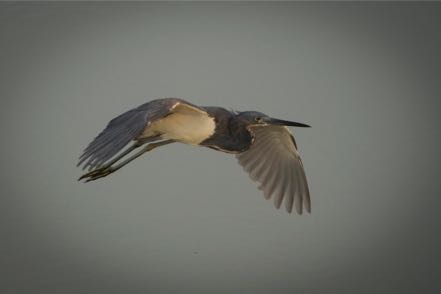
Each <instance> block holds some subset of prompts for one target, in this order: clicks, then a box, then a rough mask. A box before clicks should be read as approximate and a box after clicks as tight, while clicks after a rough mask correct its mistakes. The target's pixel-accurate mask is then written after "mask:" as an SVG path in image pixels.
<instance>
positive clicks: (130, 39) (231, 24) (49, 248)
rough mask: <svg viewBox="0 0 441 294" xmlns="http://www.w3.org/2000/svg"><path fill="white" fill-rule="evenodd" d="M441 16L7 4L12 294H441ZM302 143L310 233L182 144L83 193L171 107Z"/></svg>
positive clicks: (224, 167) (5, 171) (5, 193)
mask: <svg viewBox="0 0 441 294" xmlns="http://www.w3.org/2000/svg"><path fill="white" fill-rule="evenodd" d="M439 13H440V7H439V4H437V3H423V4H418V3H402V4H390V3H389V4H378V3H376V4H367V3H362V4H356V3H351V4H350V3H341V4H340V3H336V4H330V3H327V4H324V3H315V4H306V3H276V4H270V3H239V4H232V3H163V4H159V3H127V4H125V3H91V4H85V3H42V4H32V3H11V2H10V3H2V4H0V38H1V47H0V64H1V66H0V68H1V70H0V80H1V81H2V87H1V88H0V97H1V100H0V101H1V105H0V106H1V107H0V111H1V116H0V117H1V124H0V125H1V133H2V137H3V141H2V142H3V144H2V147H1V148H2V150H1V162H2V174H1V177H0V178H1V183H2V184H1V198H0V199H1V201H2V203H1V206H0V207H1V209H2V213H1V214H0V233H1V236H2V242H1V245H0V250H1V262H0V271H1V275H0V276H1V277H2V279H1V281H2V283H0V292H1V293H73V292H78V291H79V292H82V293H96V292H106V293H121V292H132V293H133V292H134V293H139V292H142V293H146V292H154V293H170V292H178V291H179V292H181V293H182V292H183V293H199V292H200V293H206V292H218V293H225V292H233V293H234V292H235V293H250V292H253V293H268V292H270V291H271V292H277V293H293V292H300V293H324V292H326V293H354V292H357V293H372V292H375V293H391V292H392V293H395V292H399V293H419V292H424V293H438V292H439V291H440V288H441V287H440V283H439V281H438V278H437V277H438V276H439V273H440V270H441V269H440V265H439V253H438V248H439V247H440V245H441V244H440V237H439V224H440V219H439V204H440V199H439V191H440V189H439V188H440V184H439V181H438V179H439V164H440V158H439V155H438V150H439V147H438V146H439V138H440V130H439V125H440V121H439V109H441V108H440V106H441V105H440V100H439V97H440V93H441V91H440V83H439V79H440V75H439V68H440V55H439V52H440V49H441V48H440V35H439V28H440V23H439V22H440V20H439ZM170 96H172V97H173V96H177V97H181V98H184V99H188V100H189V101H190V102H192V103H195V104H198V105H214V106H216V105H218V106H223V107H227V108H233V109H237V110H257V111H261V112H264V113H266V114H268V115H270V116H274V117H278V118H283V119H289V120H294V121H299V122H305V123H308V124H310V125H311V126H312V128H310V129H294V135H295V137H296V140H297V143H298V145H299V149H300V153H301V156H302V159H303V162H304V166H305V170H306V175H307V177H308V180H309V185H310V188H311V198H312V214H310V215H303V216H301V217H300V216H295V215H289V214H287V213H286V212H284V211H283V210H280V211H277V210H275V209H274V207H273V205H272V203H270V202H268V201H265V200H264V199H263V196H262V195H261V193H260V192H259V191H258V190H257V189H256V188H257V185H256V184H254V183H252V182H251V181H250V180H249V179H248V176H247V175H246V173H244V172H243V171H242V169H241V167H240V166H239V165H238V164H237V163H236V160H235V159H234V157H232V156H228V155H226V154H222V153H219V152H215V151H212V150H208V149H205V148H195V147H190V146H185V145H181V144H179V145H178V144H176V145H174V146H167V147H164V148H161V149H158V150H155V151H153V152H151V153H150V154H147V155H146V156H143V157H142V158H140V159H138V160H136V161H135V162H133V163H131V164H130V165H129V166H127V167H126V168H124V169H123V170H121V171H119V172H118V173H116V174H114V175H111V176H109V177H108V178H106V179H103V180H102V181H99V182H96V183H89V184H86V185H85V184H80V183H78V182H76V179H77V178H78V176H79V175H80V174H81V171H80V169H78V168H76V167H75V164H76V162H77V159H78V156H79V155H80V153H81V151H82V149H83V148H84V147H85V146H86V145H87V143H88V142H89V141H90V140H91V139H93V137H94V136H96V134H97V133H98V132H99V131H100V130H101V129H102V128H103V127H105V124H106V123H107V122H108V121H109V120H110V119H111V118H113V117H115V116H116V115H118V114H120V113H122V112H123V111H126V110H128V109H130V108H133V107H135V106H137V105H140V104H142V103H144V102H146V101H148V100H151V99H154V98H160V97H170Z"/></svg>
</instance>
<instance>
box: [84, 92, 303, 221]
mask: <svg viewBox="0 0 441 294" xmlns="http://www.w3.org/2000/svg"><path fill="white" fill-rule="evenodd" d="M286 125H291V126H299V127H306V126H307V125H304V124H300V123H294V122H289V121H283V120H277V119H273V118H270V117H268V116H266V115H265V114H263V113H260V112H254V111H248V112H235V111H230V110H227V109H225V108H221V107H213V106H209V107H200V106H196V105H193V104H191V103H189V102H187V101H185V100H182V99H178V98H164V99H157V100H152V101H150V102H147V103H145V104H143V105H140V106H139V107H137V108H134V109H132V110H129V111H127V112H125V113H123V114H121V115H120V116H118V117H116V118H114V119H113V120H111V121H110V122H109V124H108V125H107V127H106V128H105V129H104V130H103V131H102V132H101V133H100V134H99V135H98V136H97V137H96V138H95V139H94V140H93V141H92V142H91V143H90V144H89V146H88V147H87V148H86V149H85V151H84V153H83V155H82V156H81V157H80V162H79V163H78V165H80V164H82V163H83V162H86V160H87V162H86V163H85V164H84V168H89V169H91V170H92V171H91V172H89V173H87V174H85V175H83V176H82V177H81V178H80V179H83V178H88V179H87V181H91V180H95V179H98V178H101V177H104V176H107V175H108V174H110V173H112V172H114V171H115V170H117V169H119V168H121V167H122V166H124V165H125V164H127V163H128V162H130V161H131V160H133V159H135V158H137V157H138V156H140V155H142V154H143V153H145V152H147V151H150V150H152V149H153V148H156V147H158V146H161V145H166V144H169V143H173V142H180V143H184V144H190V145H195V146H204V147H208V148H212V149H215V150H218V151H222V152H226V153H233V154H236V157H237V158H238V160H239V163H240V164H241V165H242V166H243V168H244V169H245V171H247V172H248V173H249V174H250V177H251V179H252V180H254V181H258V182H260V184H261V186H260V187H259V188H260V189H261V190H263V192H264V195H265V198H267V199H269V198H271V197H272V196H274V204H275V206H276V207H277V208H279V207H280V205H281V203H282V201H283V199H285V207H286V209H287V211H288V212H291V210H292V208H293V206H294V207H295V208H296V210H297V212H298V213H302V210H303V207H305V209H306V210H307V211H310V199H309V189H308V185H307V181H306V176H305V173H304V170H303V165H302V162H301V160H300V156H299V154H298V151H297V146H296V143H295V141H294V138H293V136H292V134H291V133H290V131H289V129H288V128H287V127H286ZM130 141H134V142H135V143H134V145H133V146H132V147H130V148H128V149H127V150H126V151H124V152H122V153H121V154H120V155H118V156H116V155H117V153H119V152H120V151H121V150H122V149H123V148H124V147H125V146H126V145H127V144H128V143H129V142H130ZM150 142H153V143H150ZM146 143H150V144H149V145H147V146H146V147H145V148H144V149H143V150H141V152H138V153H137V154H135V155H134V156H132V157H130V158H129V159H128V160H125V161H124V162H123V163H121V164H119V165H118V166H116V167H113V166H112V164H114V163H115V162H117V161H119V160H120V159H121V158H123V157H124V156H125V155H127V154H129V153H130V152H131V151H133V150H134V149H136V148H138V147H140V146H142V145H144V144H146ZM115 156H116V157H115ZM113 157H115V159H113V160H110V159H112V158H113Z"/></svg>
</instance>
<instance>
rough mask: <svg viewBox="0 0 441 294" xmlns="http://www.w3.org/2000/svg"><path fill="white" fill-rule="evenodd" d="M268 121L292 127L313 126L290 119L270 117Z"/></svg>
mask: <svg viewBox="0 0 441 294" xmlns="http://www.w3.org/2000/svg"><path fill="white" fill-rule="evenodd" d="M268 123H269V124H272V125H281V126H290V127H299V128H310V127H311V126H309V125H306V124H302V123H298V122H294V121H289V120H282V119H277V118H270V119H269V120H268Z"/></svg>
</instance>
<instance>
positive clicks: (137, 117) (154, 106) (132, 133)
mask: <svg viewBox="0 0 441 294" xmlns="http://www.w3.org/2000/svg"><path fill="white" fill-rule="evenodd" d="M178 106H179V107H178ZM185 106H187V107H185ZM182 108H190V109H195V110H196V109H197V110H199V111H204V110H203V109H202V108H200V107H198V106H196V105H193V104H191V103H188V102H187V101H184V100H182V99H178V98H164V99H157V100H152V101H150V102H147V103H145V104H142V105H140V106H138V107H136V108H134V109H131V110H129V111H127V112H125V113H123V114H121V115H119V116H117V117H115V118H114V119H112V120H111V121H110V122H109V123H108V124H107V126H106V128H105V129H104V130H103V131H102V132H101V133H100V134H99V135H98V136H97V137H96V138H95V139H94V140H93V141H92V142H91V143H90V144H89V145H88V146H87V148H86V149H85V150H84V152H83V154H82V155H81V156H80V158H79V162H78V166H80V165H81V164H83V163H84V162H86V161H87V162H86V163H85V164H84V165H83V169H85V168H87V167H89V168H90V169H92V168H96V167H99V166H100V165H102V164H103V163H104V162H106V161H107V160H109V159H110V158H112V157H113V156H114V155H116V154H117V153H118V152H119V151H120V150H121V149H123V148H124V146H126V145H127V144H128V143H129V142H130V141H132V140H136V139H137V138H138V137H139V136H140V135H141V134H142V133H143V132H144V130H145V129H146V128H147V127H148V126H149V125H150V124H151V123H152V122H155V121H157V120H159V119H161V118H163V117H165V116H167V115H169V114H170V113H171V112H173V111H174V110H175V109H182Z"/></svg>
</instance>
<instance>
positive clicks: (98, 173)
mask: <svg viewBox="0 0 441 294" xmlns="http://www.w3.org/2000/svg"><path fill="white" fill-rule="evenodd" d="M114 171H115V170H114V169H113V168H112V167H110V166H105V167H102V168H97V169H95V170H93V171H91V172H88V173H86V174H84V175H82V176H81V177H80V178H79V179H78V181H81V180H82V179H86V181H85V183H87V182H90V181H95V180H97V179H99V178H104V177H106V176H108V175H110V174H111V173H113V172H114Z"/></svg>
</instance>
